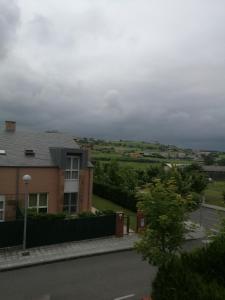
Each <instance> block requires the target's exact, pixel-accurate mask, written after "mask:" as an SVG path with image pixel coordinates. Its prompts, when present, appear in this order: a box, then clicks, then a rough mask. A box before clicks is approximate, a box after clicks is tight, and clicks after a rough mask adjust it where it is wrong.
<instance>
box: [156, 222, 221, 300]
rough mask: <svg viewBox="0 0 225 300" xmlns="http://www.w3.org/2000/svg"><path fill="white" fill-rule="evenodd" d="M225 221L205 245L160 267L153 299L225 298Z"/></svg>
mask: <svg viewBox="0 0 225 300" xmlns="http://www.w3.org/2000/svg"><path fill="white" fill-rule="evenodd" d="M224 245H225V225H224V224H223V227H222V230H221V232H220V234H219V235H218V236H217V237H216V238H215V240H214V241H213V242H212V243H211V244H210V245H209V246H207V247H205V248H199V249H197V250H195V251H193V252H191V253H182V254H181V255H180V257H174V258H173V259H172V260H171V261H169V262H168V263H167V264H166V265H164V266H163V267H160V268H159V271H158V274H157V277H156V279H155V281H154V283H153V293H152V296H153V299H154V300H167V299H170V300H176V299H182V300H183V299H184V300H188V299H196V300H205V299H206V300H211V299H214V300H222V299H225V247H224Z"/></svg>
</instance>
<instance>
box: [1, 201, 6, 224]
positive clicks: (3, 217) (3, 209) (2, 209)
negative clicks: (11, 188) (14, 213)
mask: <svg viewBox="0 0 225 300" xmlns="http://www.w3.org/2000/svg"><path fill="white" fill-rule="evenodd" d="M0 202H3V208H0V212H2V219H0V222H5V196H4V195H0Z"/></svg>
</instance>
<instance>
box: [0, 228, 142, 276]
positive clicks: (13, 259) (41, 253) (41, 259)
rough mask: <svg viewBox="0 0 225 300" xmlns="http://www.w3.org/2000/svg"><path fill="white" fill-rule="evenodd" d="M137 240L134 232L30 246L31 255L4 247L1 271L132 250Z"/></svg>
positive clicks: (0, 256)
mask: <svg viewBox="0 0 225 300" xmlns="http://www.w3.org/2000/svg"><path fill="white" fill-rule="evenodd" d="M137 240H138V236H137V235H136V234H134V233H132V234H129V235H125V236H124V237H122V238H117V237H114V236H110V237H104V238H98V239H93V240H84V241H78V242H68V243H62V244H56V245H50V246H42V247H36V248H30V249H29V253H30V255H28V256H23V255H22V250H21V249H15V248H14V249H13V248H8V249H2V250H0V272H2V271H7V270H12V269H19V268H23V267H28V266H33V265H40V264H46V263H51V262H56V261H62V260H69V259H74V258H80V257H85V256H92V255H100V254H105V253H112V252H118V251H125V250H131V249H133V246H134V242H135V241H137Z"/></svg>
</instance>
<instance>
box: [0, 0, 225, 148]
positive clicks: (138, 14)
mask: <svg viewBox="0 0 225 300" xmlns="http://www.w3.org/2000/svg"><path fill="white" fill-rule="evenodd" d="M18 6H19V8H18ZM19 10H20V11H21V18H20V22H19V16H20V14H19ZM224 11H225V2H224V1H223V0H218V1H216V3H214V2H212V1H211V0H199V1H194V0H190V1H185V2H184V1H180V0H174V1H172V2H171V1H166V0H153V1H149V0H142V1H136V0H132V1H130V0H124V1H123V2H121V1H109V0H106V1H104V2H103V1H102V0H96V1H92V0H82V1H81V0H80V1H72V0H68V2H67V5H64V3H62V2H61V1H55V0H45V1H44V0H40V1H34V0H30V1H26V0H18V3H16V2H15V1H2V0H0V38H1V41H2V42H1V44H0V55H1V56H2V57H3V56H4V60H1V68H0V107H1V110H0V119H1V120H2V121H3V120H4V119H9V118H11V119H15V120H17V122H18V123H20V124H21V125H22V126H26V127H32V128H36V129H41V130H43V129H44V130H46V129H59V130H62V131H70V132H71V133H73V134H75V135H85V136H97V137H105V138H129V139H147V140H159V141H161V142H165V143H176V144H180V145H185V146H195V147H209V148H218V147H219V148H221V149H225V139H224V132H225V119H224V115H225V86H224V82H225V71H224V70H225V56H224V50H225V38H224V37H225V20H224ZM6 53H7V55H6Z"/></svg>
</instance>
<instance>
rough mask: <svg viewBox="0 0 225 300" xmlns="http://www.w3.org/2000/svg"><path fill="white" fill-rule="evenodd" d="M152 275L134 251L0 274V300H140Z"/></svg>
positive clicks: (146, 290) (154, 271)
mask: <svg viewBox="0 0 225 300" xmlns="http://www.w3.org/2000/svg"><path fill="white" fill-rule="evenodd" d="M155 274H156V269H155V268H154V267H152V266H150V265H149V264H148V263H146V262H143V261H142V260H141V257H140V256H139V255H137V254H136V253H135V252H133V251H127V252H120V253H114V254H107V255H101V256H94V257H88V258H82V259H77V260H71V261H65V262H60V263H54V264H49V265H42V266H36V267H31V268H26V269H20V270H14V271H8V272H3V273H0V291H1V293H0V299H2V300H53V299H54V300H59V299H63V300H72V299H76V300H95V299H96V300H114V299H117V300H120V299H121V300H122V299H128V300H136V299H137V300H140V298H141V296H143V295H144V294H148V293H149V290H150V285H151V282H152V280H153V279H154V276H155ZM126 296H127V298H126ZM123 297H124V298H123Z"/></svg>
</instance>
